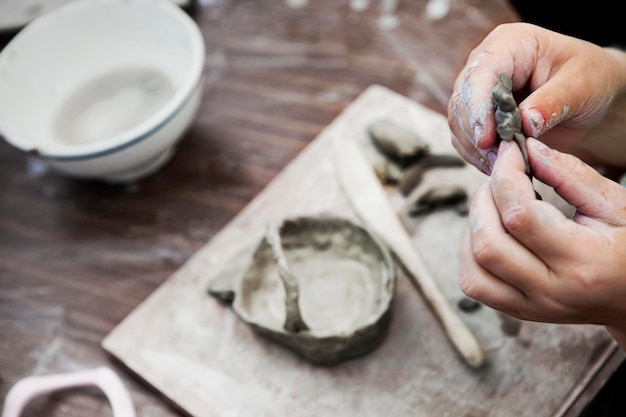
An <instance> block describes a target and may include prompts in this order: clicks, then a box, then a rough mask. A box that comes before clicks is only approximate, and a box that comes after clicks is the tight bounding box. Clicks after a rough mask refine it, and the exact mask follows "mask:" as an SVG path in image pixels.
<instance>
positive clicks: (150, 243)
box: [0, 0, 625, 417]
mask: <svg viewBox="0 0 626 417" xmlns="http://www.w3.org/2000/svg"><path fill="white" fill-rule="evenodd" d="M296 3H301V2H295V1H291V2H290V1H281V0H255V1H236V0H202V1H200V2H199V3H198V4H196V6H195V8H194V10H192V11H190V13H191V15H192V16H193V18H194V19H195V20H196V22H197V23H198V25H199V26H200V28H201V30H202V33H203V35H204V39H205V43H206V52H207V63H206V70H205V74H206V78H205V84H204V97H203V101H202V104H201V107H200V110H199V114H198V116H197V117H196V119H195V121H194V123H193V125H192V126H191V128H190V130H189V131H188V133H187V135H186V136H185V137H184V139H183V141H182V142H181V144H180V147H179V149H178V151H177V153H176V155H175V157H174V159H173V160H172V161H171V162H170V163H169V164H168V165H167V166H166V167H165V168H164V169H162V170H161V171H160V172H158V173H157V174H155V175H154V176H152V177H150V178H147V179H145V180H143V181H140V182H138V183H135V184H128V185H116V186H113V185H106V184H101V183H97V182H87V181H78V180H72V179H68V178H65V177H62V176H59V175H57V174H55V173H53V172H49V171H47V170H46V169H45V167H44V166H42V165H41V164H40V163H39V162H38V161H36V160H33V159H31V158H29V157H27V156H25V155H24V154H22V153H20V152H19V151H17V150H15V149H13V148H12V147H11V146H9V145H8V144H7V143H5V142H1V143H0V161H1V162H0V398H1V399H2V400H0V401H3V399H4V397H5V396H6V393H7V391H8V390H9V388H10V387H11V386H12V385H13V384H15V383H16V382H17V381H18V380H20V379H21V378H24V377H27V376H30V375H36V374H37V375H41V374H50V373H63V372H70V371H77V370H84V369H90V368H94V367H97V366H100V365H106V366H109V367H111V368H113V369H114V370H116V371H117V372H118V374H119V375H120V376H121V377H122V378H123V380H124V382H125V383H126V385H127V386H128V387H129V389H130V391H131V395H132V398H133V401H134V402H135V405H136V408H137V413H138V415H139V416H146V417H148V416H149V417H155V416H176V415H179V414H180V412H179V411H178V410H176V409H175V408H174V407H172V406H170V405H169V404H167V403H166V402H164V401H163V400H162V399H161V398H160V397H159V396H158V395H157V394H156V393H155V392H153V391H152V390H151V389H150V388H148V387H147V386H146V385H145V384H143V383H142V382H141V381H140V380H139V379H138V378H135V377H133V376H132V375H130V374H129V373H127V372H124V370H123V369H122V368H121V367H120V366H119V364H118V363H116V361H115V360H114V359H113V358H111V357H109V356H108V355H107V354H106V352H105V351H104V350H103V349H102V347H101V346H100V342H101V340H102V339H103V337H104V336H105V335H107V334H108V333H109V332H110V331H111V330H112V329H113V328H114V327H115V326H116V325H117V324H118V323H119V322H120V321H121V320H122V319H124V318H125V317H126V316H127V315H128V314H129V313H130V312H131V311H133V309H134V308H135V307H137V306H138V305H139V304H140V303H141V302H142V301H143V300H144V299H145V298H146V297H147V296H148V295H149V294H151V293H152V292H153V291H154V290H155V289H156V288H157V287H158V286H159V285H160V284H161V283H162V282H163V281H164V280H165V279H166V278H167V277H168V276H169V275H170V274H172V273H173V272H174V271H176V270H177V269H178V268H179V267H180V266H181V265H182V264H183V263H184V262H185V261H186V260H187V259H188V258H189V257H190V256H191V255H192V254H193V253H194V252H195V251H196V250H197V249H199V248H200V247H201V246H203V245H204V244H205V243H206V242H207V241H209V240H210V239H211V238H212V237H213V236H214V235H215V234H216V233H217V232H218V231H219V230H220V229H222V228H223V227H224V226H225V225H226V224H227V223H228V222H229V221H230V220H231V219H232V218H233V217H235V215H236V214H237V213H238V212H239V211H240V210H241V209H242V208H243V207H245V206H246V204H247V203H248V202H250V201H251V200H252V199H253V198H254V197H255V196H256V195H257V194H258V193H259V192H260V191H261V190H262V189H263V188H264V187H265V186H266V185H267V184H268V183H269V182H270V181H271V180H272V179H273V178H274V177H275V176H276V175H277V174H278V173H279V172H280V170H281V169H282V168H283V167H285V166H286V165H287V164H288V163H289V162H290V161H291V160H292V159H293V158H294V157H295V156H296V155H297V154H298V153H299V152H300V151H302V150H303V149H304V147H306V146H307V144H308V143H309V142H310V141H311V140H312V139H313V138H315V136H316V135H317V134H318V133H319V132H320V131H321V130H322V129H323V128H324V127H325V126H326V125H328V124H329V123H330V122H331V121H332V120H333V119H334V118H335V117H336V116H337V115H338V114H339V113H340V112H341V111H342V110H343V109H344V108H345V107H346V106H347V105H348V104H349V103H351V102H352V101H353V100H354V99H355V98H356V97H357V96H358V95H359V94H360V93H361V92H362V91H363V90H365V89H366V88H367V87H368V86H370V85H372V84H380V85H383V86H386V87H388V88H390V89H392V90H394V91H396V92H398V93H400V94H403V95H405V96H407V97H409V98H411V99H413V100H415V101H418V102H419V103H421V104H424V105H426V106H427V107H429V108H431V109H433V110H435V111H437V112H439V113H442V114H445V110H446V104H447V101H448V97H449V95H450V93H451V88H452V83H453V80H454V78H455V75H456V73H457V71H458V70H459V68H460V67H461V65H462V64H463V63H464V61H465V58H466V56H467V54H468V53H469V51H470V49H471V48H472V47H473V46H474V45H475V44H476V43H477V42H478V41H479V40H480V39H481V38H482V37H483V36H484V35H485V34H486V33H488V32H489V31H490V30H491V29H492V28H494V27H495V26H496V25H497V24H499V23H503V22H507V21H514V20H517V15H516V14H515V12H514V11H513V10H512V9H511V8H510V7H509V6H508V4H507V3H506V2H505V1H503V0H502V1H497V2H494V1H490V0H457V1H454V2H449V1H447V0H430V1H426V0H413V1H406V0H405V1H400V2H398V5H397V10H395V13H394V16H395V17H397V18H398V26H397V27H396V28H395V29H394V28H391V29H390V28H387V27H385V23H386V21H385V20H384V19H382V20H381V18H384V16H383V15H384V7H382V6H384V5H385V4H386V3H388V2H385V1H382V2H381V3H380V4H379V2H375V1H371V2H369V6H368V7H367V8H365V9H364V10H359V9H358V7H357V6H358V5H359V4H367V2H356V1H352V2H351V1H349V0H345V1H340V0H315V1H310V2H309V4H307V5H304V6H301V7H296ZM391 3H393V2H391ZM445 5H449V6H450V9H449V10H448V11H447V12H446V11H445V10H443V9H441V6H445ZM381 7H382V8H381ZM442 10H443V12H444V14H443V16H441V15H438V14H437V12H439V11H442ZM387 23H388V21H387ZM9 39H10V36H7V35H6V34H5V35H3V37H2V38H0V46H3V45H4V44H6V43H7V42H8V41H9ZM621 362H622V356H617V357H616V358H615V359H614V360H613V361H611V363H610V364H608V366H607V369H606V370H605V371H604V372H603V373H601V374H600V375H598V378H597V380H596V381H594V382H593V383H592V384H590V389H589V393H588V395H587V396H585V395H581V402H580V405H579V407H578V408H577V409H576V412H577V413H581V414H584V415H591V416H596V415H597V416H608V415H610V414H609V409H610V407H616V405H615V404H614V401H610V400H611V398H612V396H613V392H614V391H613V390H614V388H613V387H614V385H615V384H616V383H619V382H620V381H622V382H623V380H624V379H625V378H624V376H623V374H624V372H623V371H622V370H621V369H620V371H619V372H616V373H615V374H614V375H613V378H612V379H609V377H610V376H611V374H613V372H614V371H615V370H616V369H619V368H618V367H619V366H620V364H621ZM607 381H608V383H607ZM601 388H603V389H602V390H601V391H600V393H599V394H598V391H599V390H600V389H601ZM593 396H595V397H597V400H596V401H593V402H592V403H591V408H589V407H587V411H586V412H585V411H584V408H585V406H586V405H587V403H589V402H590V401H591V398H590V397H593ZM622 407H623V406H622ZM110 414H111V412H110V410H109V406H108V404H107V403H106V402H105V401H103V398H102V397H101V396H100V395H99V394H98V393H97V392H96V391H91V390H83V391H80V390H79V391H75V390H74V391H66V392H62V393H58V394H54V395H50V396H45V397H41V398H38V399H37V400H35V401H34V402H33V403H32V404H31V405H30V406H29V407H28V408H27V409H26V411H25V414H24V415H25V416H39V415H46V416H61V415H63V416H65V417H73V416H79V415H102V416H106V415H110Z"/></svg>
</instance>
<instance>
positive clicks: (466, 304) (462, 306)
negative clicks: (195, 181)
mask: <svg viewBox="0 0 626 417" xmlns="http://www.w3.org/2000/svg"><path fill="white" fill-rule="evenodd" d="M456 305H457V306H458V307H459V310H461V311H463V312H465V313H473V312H474V311H477V310H478V309H479V308H480V306H481V305H482V304H480V303H479V302H478V301H476V300H474V299H472V298H468V297H463V298H461V299H460V300H459V301H458V302H457V303H456Z"/></svg>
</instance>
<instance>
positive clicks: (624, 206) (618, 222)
mask: <svg viewBox="0 0 626 417" xmlns="http://www.w3.org/2000/svg"><path fill="white" fill-rule="evenodd" d="M527 149H528V157H529V159H530V163H531V166H532V168H533V173H534V175H535V176H536V177H537V179H538V180H540V181H541V182H543V183H545V184H547V185H549V186H551V187H553V188H554V190H555V191H556V192H557V193H558V194H559V195H560V196H561V197H562V198H563V199H564V200H565V201H567V202H568V203H569V204H571V205H572V206H574V207H576V210H577V212H578V213H580V214H584V215H585V216H588V217H591V218H593V219H596V220H599V221H601V222H603V223H606V224H609V225H614V226H626V190H625V189H624V188H623V187H622V186H621V185H620V184H618V183H616V182H614V181H611V180H609V179H607V178H605V177H603V176H602V175H600V174H599V173H598V172H597V171H596V170H595V169H593V168H592V167H590V166H589V165H587V164H585V163H583V162H582V161H581V160H580V159H578V158H576V157H575V156H572V155H569V154H565V153H561V152H558V151H556V150H554V149H551V148H549V147H547V146H546V145H545V144H543V143H541V142H540V141H538V140H536V139H533V138H529V139H528V141H527Z"/></svg>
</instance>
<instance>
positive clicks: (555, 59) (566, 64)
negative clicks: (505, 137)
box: [519, 30, 613, 137]
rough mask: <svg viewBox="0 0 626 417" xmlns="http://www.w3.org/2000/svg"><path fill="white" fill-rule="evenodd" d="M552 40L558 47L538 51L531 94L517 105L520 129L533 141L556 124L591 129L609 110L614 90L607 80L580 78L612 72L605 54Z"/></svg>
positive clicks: (560, 37) (567, 39)
mask: <svg viewBox="0 0 626 417" xmlns="http://www.w3.org/2000/svg"><path fill="white" fill-rule="evenodd" d="M540 33H541V34H543V33H545V32H544V31H543V30H541V32H540ZM551 36H556V38H555V39H554V40H553V41H552V43H553V44H555V45H558V47H555V48H541V49H539V50H538V53H539V55H538V56H537V61H538V68H537V69H536V70H535V72H534V73H533V75H532V78H531V79H530V90H531V91H533V92H532V94H530V95H529V96H528V97H527V98H526V99H525V100H523V101H522V102H520V103H519V110H520V113H521V116H522V128H523V130H524V132H526V133H527V135H528V136H532V137H538V136H540V135H542V134H543V133H545V132H546V131H548V130H550V129H551V128H553V127H554V126H556V125H558V124H562V125H563V126H566V127H576V128H588V127H591V125H592V124H594V123H595V121H597V120H598V119H599V118H600V117H602V115H603V114H604V113H605V112H606V111H607V110H608V106H609V104H610V103H611V102H612V98H613V97H612V95H611V94H612V91H613V89H612V88H611V86H608V85H606V80H607V79H611V77H610V76H608V75H607V76H599V75H598V76H583V77H581V74H601V73H602V72H608V71H611V70H612V68H611V65H610V62H612V61H611V59H610V58H609V57H608V54H607V52H606V51H605V50H603V49H602V48H600V47H599V46H597V45H593V44H591V43H588V42H585V41H582V40H579V39H574V38H571V37H568V36H565V35H559V34H552V35H551ZM539 42H542V41H539ZM570 51H574V52H570Z"/></svg>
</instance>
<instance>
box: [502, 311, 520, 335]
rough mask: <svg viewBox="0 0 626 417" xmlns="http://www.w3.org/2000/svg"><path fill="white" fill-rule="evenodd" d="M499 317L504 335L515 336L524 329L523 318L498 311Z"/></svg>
mask: <svg viewBox="0 0 626 417" xmlns="http://www.w3.org/2000/svg"><path fill="white" fill-rule="evenodd" d="M498 317H499V318H500V330H502V333H503V334H504V335H506V336H509V337H515V336H517V335H518V334H519V332H520V330H521V329H522V321H521V320H519V319H516V318H515V317H511V316H509V315H508V314H506V313H502V312H500V313H498Z"/></svg>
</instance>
